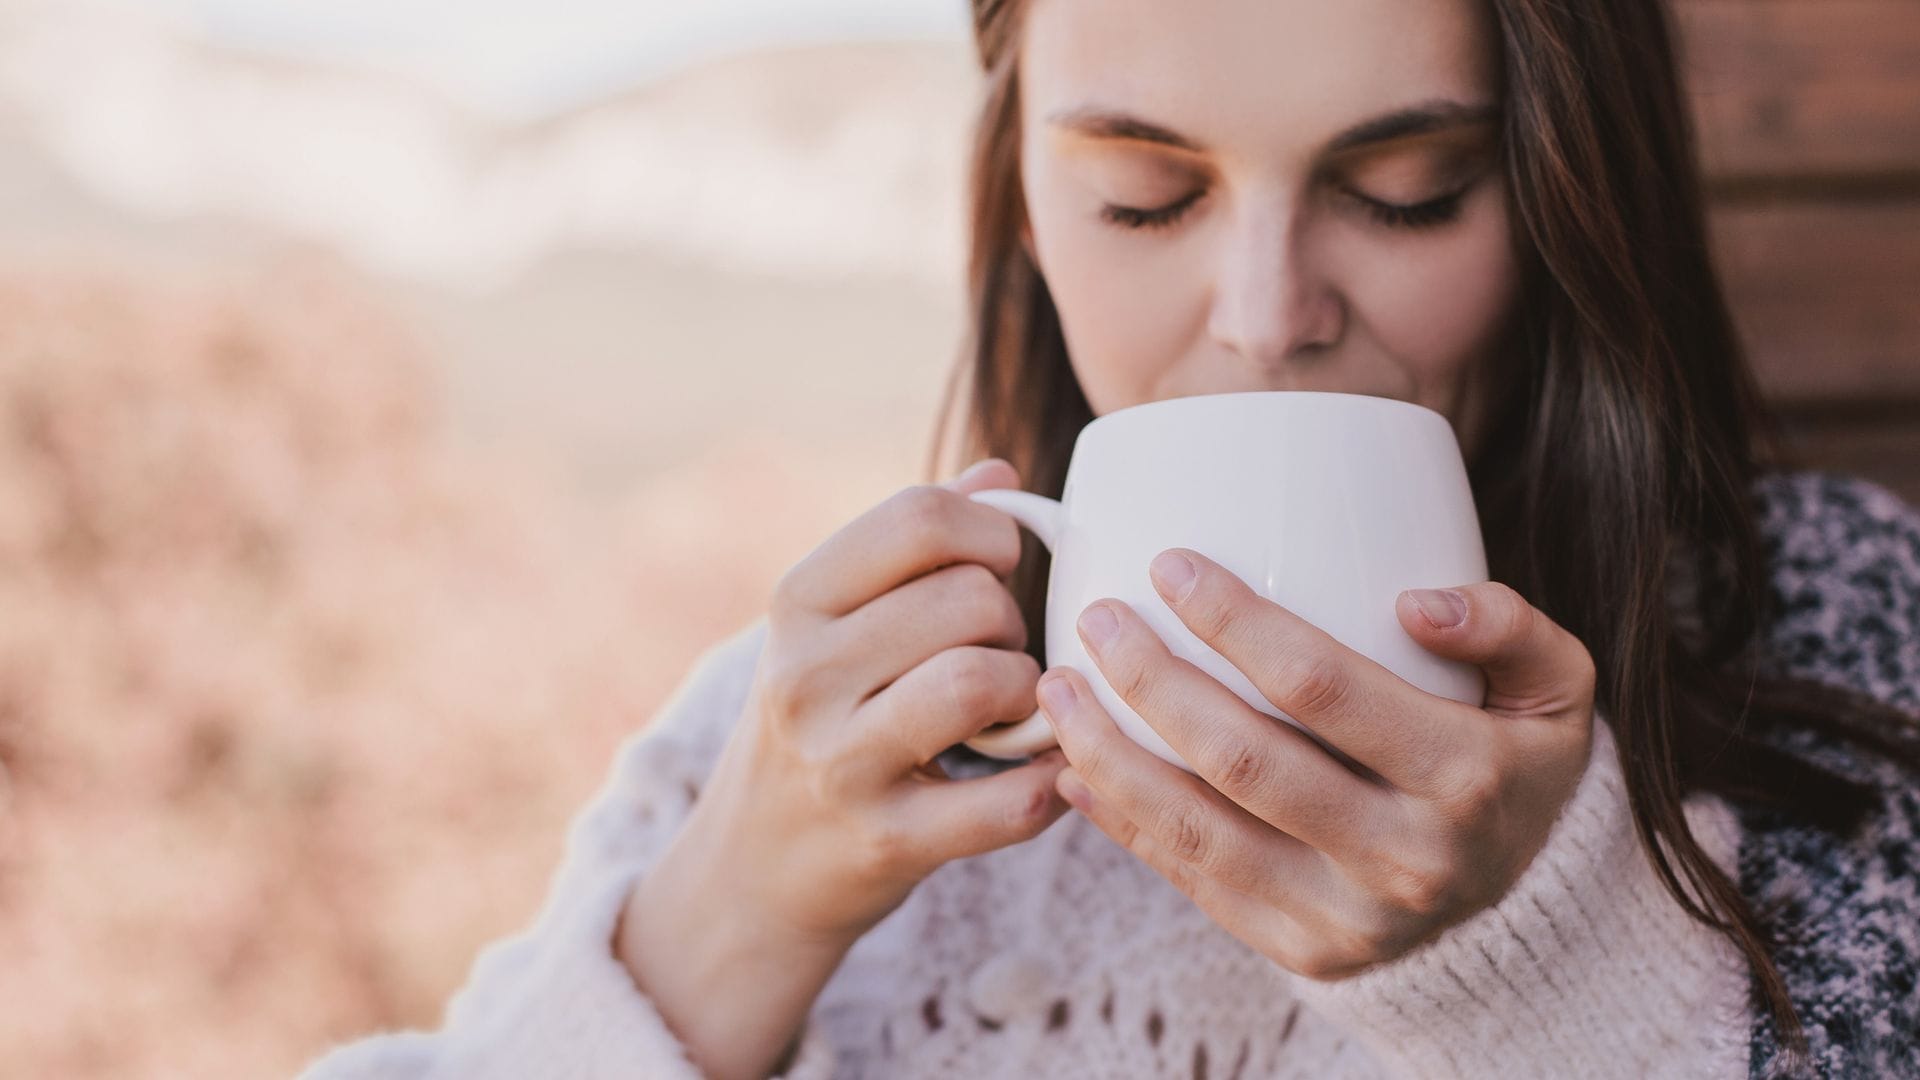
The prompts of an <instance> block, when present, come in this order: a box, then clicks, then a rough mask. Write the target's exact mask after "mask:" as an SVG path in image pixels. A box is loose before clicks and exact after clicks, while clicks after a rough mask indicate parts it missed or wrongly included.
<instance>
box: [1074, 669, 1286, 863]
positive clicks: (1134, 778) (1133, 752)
mask: <svg viewBox="0 0 1920 1080" xmlns="http://www.w3.org/2000/svg"><path fill="white" fill-rule="evenodd" d="M1051 688H1065V689H1068V690H1071V691H1072V695H1071V696H1072V700H1071V701H1055V700H1051V695H1050V694H1048V693H1045V692H1043V693H1042V694H1041V695H1040V700H1041V702H1042V705H1043V708H1044V709H1045V711H1046V715H1047V718H1048V720H1049V721H1050V722H1051V723H1052V724H1053V730H1054V736H1055V737H1056V738H1058V739H1059V740H1060V749H1061V751H1062V752H1064V753H1065V754H1066V755H1067V760H1068V762H1070V763H1071V764H1072V765H1073V768H1074V770H1075V771H1076V772H1077V773H1078V774H1079V776H1081V777H1082V778H1084V779H1085V781H1086V784H1087V787H1089V788H1091V789H1092V790H1093V791H1094V792H1095V793H1096V794H1097V797H1098V799H1099V800H1101V801H1104V802H1107V803H1108V804H1110V805H1111V806H1112V807H1113V808H1114V809H1115V810H1116V811H1117V812H1118V813H1119V814H1120V815H1122V816H1124V817H1125V818H1127V819H1128V820H1129V821H1134V822H1138V823H1139V824H1140V827H1141V828H1142V829H1144V830H1145V831H1146V832H1148V833H1149V834H1151V835H1152V836H1153V837H1154V838H1155V839H1156V840H1158V841H1160V843H1161V845H1162V846H1163V847H1165V848H1166V849H1167V850H1168V851H1169V852H1170V853H1171V854H1173V855H1175V856H1176V857H1178V858H1179V859H1180V860H1181V861H1182V862H1185V863H1187V864H1189V865H1191V866H1192V867H1193V868H1194V870H1195V871H1197V872H1198V873H1200V874H1202V875H1204V876H1206V877H1209V878H1213V879H1215V880H1217V881H1219V882H1221V883H1223V884H1225V885H1228V886H1231V887H1233V888H1235V889H1239V890H1240V891H1242V892H1246V893H1251V894H1253V895H1255V896H1262V897H1265V896H1270V895H1275V894H1276V893H1277V891H1278V890H1279V888H1280V885H1279V883H1280V882H1283V881H1285V880H1287V879H1288V878H1290V877H1294V876H1298V875H1299V874H1301V873H1303V872H1305V871H1306V869H1307V867H1308V866H1309V858H1310V856H1312V853H1313V849H1312V848H1310V847H1308V846H1307V845H1306V844H1304V843H1302V842H1301V841H1300V840H1299V839H1296V838H1295V837H1292V836H1289V835H1287V834H1286V833H1283V832H1280V831H1277V830H1275V829H1274V828H1272V827H1271V826H1269V825H1267V824H1265V823H1264V822H1262V821H1259V820H1258V819H1256V818H1254V817H1253V816H1252V815H1251V814H1249V813H1247V812H1246V811H1245V810H1242V809H1241V808H1240V807H1238V806H1236V805H1234V804H1233V802H1232V801H1231V800H1229V799H1228V798H1227V797H1226V796H1224V795H1222V794H1221V793H1220V792H1218V791H1215V790H1214V789H1213V788H1211V787H1208V786H1207V784H1206V783H1205V782H1203V781H1201V780H1200V779H1199V778H1198V777H1195V776H1194V775H1193V774H1191V773H1189V772H1187V771H1186V770H1185V769H1181V768H1179V767H1177V766H1175V765H1172V764H1170V763H1168V762H1166V761H1163V760H1161V758H1160V757H1159V755H1157V754H1154V753H1153V752H1152V751H1150V750H1147V749H1146V748H1145V747H1142V746H1141V745H1140V744H1138V743H1136V742H1134V741H1133V740H1132V739H1130V738H1128V737H1127V736H1126V734H1125V733H1124V732H1122V731H1121V730H1120V729H1119V727H1117V726H1116V725H1115V724H1114V722H1113V719H1112V718H1111V717H1109V716H1108V715H1107V713H1106V710H1105V709H1102V708H1101V707H1100V703H1099V702H1098V701H1096V700H1095V699H1094V697H1093V695H1092V693H1091V691H1090V688H1089V687H1088V686H1087V684H1086V681H1085V680H1084V679H1082V678H1081V676H1080V673H1079V672H1077V671H1074V670H1073V669H1071V668H1062V669H1058V670H1057V671H1055V672H1053V673H1050V674H1049V675H1048V676H1047V678H1046V680H1045V681H1044V682H1043V683H1042V690H1043V691H1047V690H1049V689H1051Z"/></svg>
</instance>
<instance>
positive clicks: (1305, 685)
mask: <svg viewBox="0 0 1920 1080" xmlns="http://www.w3.org/2000/svg"><path fill="white" fill-rule="evenodd" d="M1280 688H1281V690H1282V691H1284V692H1285V696H1286V700H1287V703H1288V704H1291V705H1294V706H1297V707H1299V708H1300V709H1301V710H1303V711H1305V712H1308V713H1329V712H1335V711H1337V710H1338V709H1339V708H1340V707H1341V706H1342V705H1344V704H1345V703H1346V699H1347V695H1348V693H1349V690H1348V684H1347V677H1346V673H1345V672H1343V671H1342V670H1340V665H1339V663H1338V662H1336V661H1335V660H1334V659H1333V657H1331V656H1329V655H1327V654H1326V653H1324V652H1322V651H1319V650H1312V649H1310V650H1307V651H1305V652H1301V653H1296V654H1295V655H1294V656H1293V657H1292V659H1290V660H1289V661H1288V662H1287V663H1286V665H1285V667H1284V668H1283V669H1282V671H1281V676H1280Z"/></svg>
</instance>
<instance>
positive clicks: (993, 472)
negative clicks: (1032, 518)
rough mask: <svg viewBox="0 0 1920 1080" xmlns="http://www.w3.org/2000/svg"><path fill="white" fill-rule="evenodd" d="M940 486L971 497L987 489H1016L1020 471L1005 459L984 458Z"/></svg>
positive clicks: (1018, 483) (1018, 484)
mask: <svg viewBox="0 0 1920 1080" xmlns="http://www.w3.org/2000/svg"><path fill="white" fill-rule="evenodd" d="M940 486H941V487H943V488H946V489H947V490H948V491H952V492H957V493H958V494H961V495H971V494H973V493H974V492H976V491H986V490H988V489H989V488H1017V487H1019V486H1020V470H1018V469H1016V468H1014V467H1013V465H1012V463H1010V462H1008V461H1007V459H1006V458H997V457H991V458H984V459H982V460H980V461H976V462H974V463H973V464H972V465H971V466H968V468H967V471H965V472H963V473H961V474H960V475H959V476H956V477H954V478H953V479H951V480H947V481H944V482H942V483H941V484H940Z"/></svg>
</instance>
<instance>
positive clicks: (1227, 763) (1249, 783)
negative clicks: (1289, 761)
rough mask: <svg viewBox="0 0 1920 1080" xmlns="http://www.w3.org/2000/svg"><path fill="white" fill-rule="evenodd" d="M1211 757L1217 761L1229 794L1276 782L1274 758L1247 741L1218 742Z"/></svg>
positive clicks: (1217, 772)
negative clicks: (1274, 778)
mask: <svg viewBox="0 0 1920 1080" xmlns="http://www.w3.org/2000/svg"><path fill="white" fill-rule="evenodd" d="M1210 760H1211V761H1212V762H1214V763H1216V767H1215V768H1214V770H1213V775H1215V776H1218V777H1219V778H1220V783H1219V785H1218V786H1219V787H1220V789H1221V790H1222V791H1223V792H1226V793H1228V794H1235V793H1242V792H1254V791H1264V790H1266V788H1267V787H1268V786H1269V785H1270V784H1271V783H1272V780H1273V762H1272V760H1271V759H1269V758H1268V757H1267V755H1265V754H1262V753H1260V752H1259V750H1258V749H1256V748H1255V747H1253V746H1250V745H1248V744H1246V743H1244V742H1239V741H1237V740H1236V741H1235V742H1232V743H1230V744H1226V745H1218V746H1215V747H1214V748H1213V753H1212V755H1211V758H1210Z"/></svg>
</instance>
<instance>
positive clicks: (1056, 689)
mask: <svg viewBox="0 0 1920 1080" xmlns="http://www.w3.org/2000/svg"><path fill="white" fill-rule="evenodd" d="M1074 696H1075V695H1074V692H1073V684H1072V683H1071V682H1068V681H1067V678H1066V676H1064V675H1056V676H1054V677H1053V678H1051V679H1048V680H1047V681H1046V682H1043V683H1041V684H1040V704H1041V706H1042V707H1043V708H1045V709H1046V710H1047V715H1048V716H1049V717H1056V716H1065V715H1067V714H1068V713H1070V712H1072V711H1073V703H1074Z"/></svg>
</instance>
